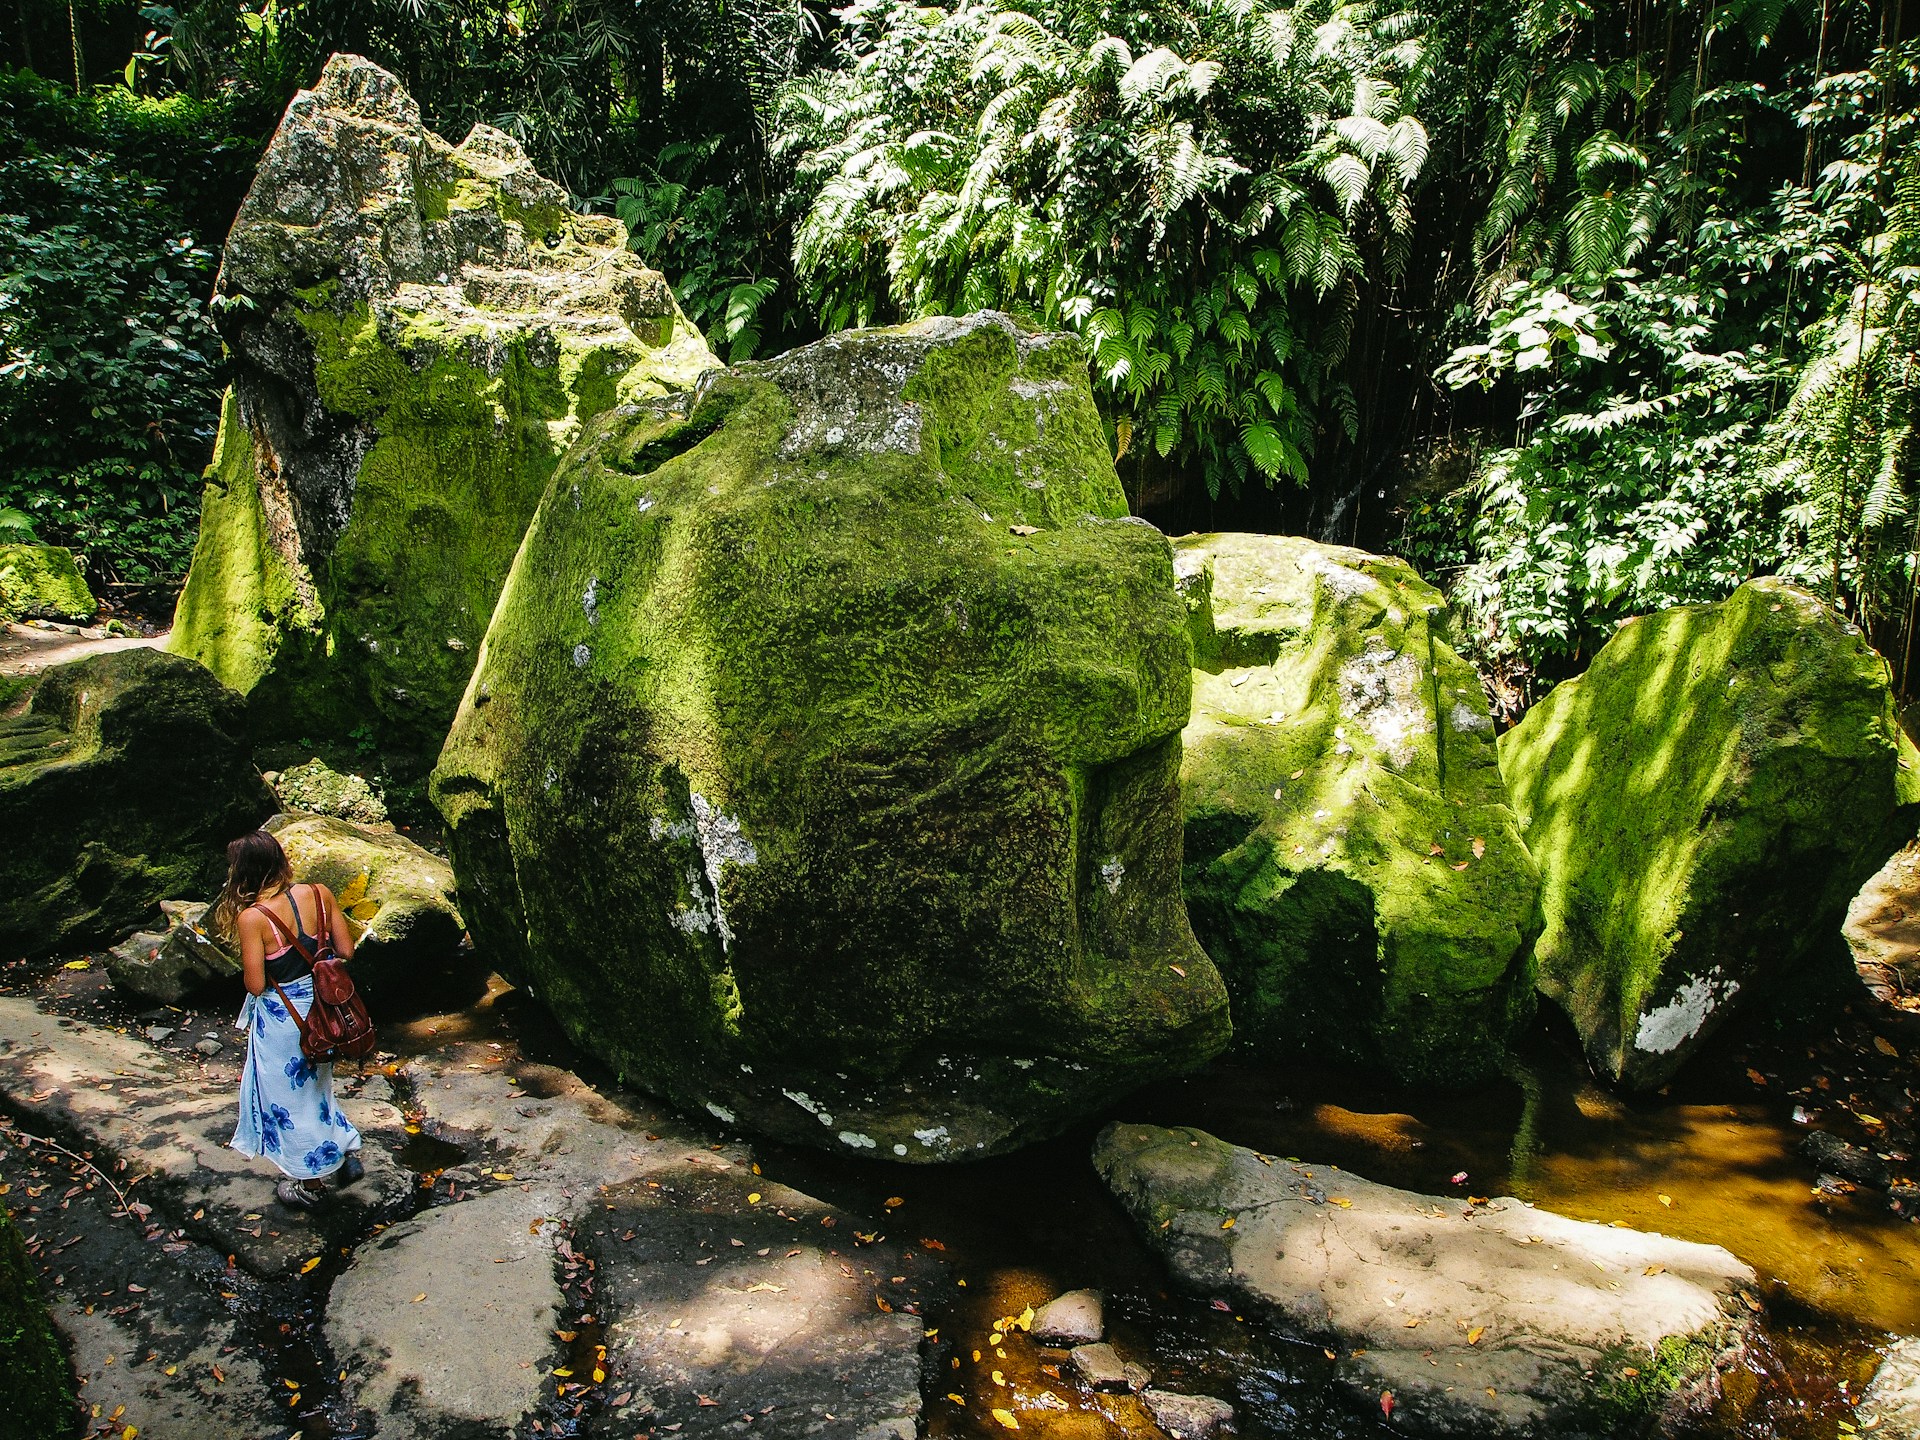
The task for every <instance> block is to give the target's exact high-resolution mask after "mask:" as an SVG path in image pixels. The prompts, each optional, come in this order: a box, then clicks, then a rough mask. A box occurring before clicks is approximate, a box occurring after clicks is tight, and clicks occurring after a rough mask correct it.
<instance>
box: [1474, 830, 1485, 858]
mask: <svg viewBox="0 0 1920 1440" xmlns="http://www.w3.org/2000/svg"><path fill="white" fill-rule="evenodd" d="M1486 854H1487V842H1486V841H1485V840H1482V839H1481V838H1480V837H1479V836H1478V835H1476V836H1474V837H1473V858H1474V859H1476V860H1482V859H1485V858H1486Z"/></svg>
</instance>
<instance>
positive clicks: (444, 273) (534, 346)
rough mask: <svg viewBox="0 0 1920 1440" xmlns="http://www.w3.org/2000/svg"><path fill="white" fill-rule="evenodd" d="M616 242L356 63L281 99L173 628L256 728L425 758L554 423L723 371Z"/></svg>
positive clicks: (238, 235) (229, 292)
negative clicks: (456, 138) (240, 698)
mask: <svg viewBox="0 0 1920 1440" xmlns="http://www.w3.org/2000/svg"><path fill="white" fill-rule="evenodd" d="M626 239H627V235H626V230H625V228H624V227H623V226H621V225H620V224H619V222H618V221H615V220H613V219H610V218H608V217H606V216H592V215H577V214H574V213H573V212H572V211H571V210H570V209H569V208H568V205H567V196H566V192H565V191H564V190H562V189H561V188H560V187H559V186H558V185H555V184H553V183H552V182H550V181H548V180H545V179H543V178H542V177H541V176H540V175H538V174H537V173H535V171H534V169H533V166H532V164H531V162H530V161H529V160H528V159H527V157H526V155H525V154H524V153H523V152H522V151H521V148H520V146H519V144H518V143H517V142H516V141H514V140H513V139H512V138H511V137H509V136H507V135H505V134H503V133H502V132H500V131H498V130H495V129H493V128H491V127H489V126H486V125H476V126H475V127H474V128H473V131H472V133H471V134H469V135H468V136H467V138H466V140H465V141H463V142H462V143H461V144H460V145H459V146H458V147H455V146H452V145H449V144H447V143H446V142H445V141H444V140H442V139H441V138H440V137H439V136H437V135H435V134H433V133H432V132H431V131H429V130H428V129H426V128H425V126H424V125H423V124H422V122H421V118H420V110H419V107H418V106H417V105H416V104H415V103H414V101H413V99H412V98H411V97H410V96H409V95H408V94H407V93H406V91H405V90H404V89H403V88H402V87H401V85H400V82H399V81H398V80H396V79H395V78H394V77H393V76H392V75H389V74H388V73H387V72H386V71H384V70H382V69H380V68H379V67H378V66H376V65H373V64H371V63H369V62H368V61H366V60H363V59H360V58H359V57H357V56H352V55H335V56H334V57H333V58H332V59H331V60H330V61H328V63H327V66H326V69H325V71H324V72H323V73H322V75H321V77H320V81H319V83H318V84H317V85H316V86H315V88H314V89H312V90H303V91H301V92H300V93H299V94H298V95H296V96H295V97H294V99H293V101H292V103H291V104H290V105H288V107H287V112H286V116H285V118H284V119H283V120H282V121H281V123H280V128H279V130H278V132H277V133H276V134H275V136H274V138H273V142H272V144H271V145H270V146H269V147H268V149H267V152H266V155H265V157H264V158H263V159H262V160H261V162H260V169H259V172H258V174H257V175H256V177H255V179H254V183H253V188H252V189H251V190H250V191H249V192H248V194H247V198H246V201H245V203H244V204H243V205H242V207H241V209H240V213H239V216H238V217H237V218H236V219H235V221H234V224H233V230H232V233H231V234H230V235H229V236H228V237H227V245H226V252H225V259H224V261H223V264H222V268H221V272H220V280H219V286H218V290H219V301H220V304H219V306H218V309H219V314H220V323H221V327H222V334H223V335H224V337H225V339H226V341H227V343H228V345H229V346H230V347H231V349H232V352H233V364H234V383H233V388H232V390H231V391H230V392H229V394H228V396H227V399H226V404H225V409H224V411H223V414H222V419H221V426H220V436H219V441H218V444H217V448H216V450H215V453H214V460H213V466H212V468H211V470H210V471H209V472H208V478H209V481H210V483H209V485H208V487H207V491H206V497H205V500H204V502H203V509H202V512H201V526H200V540H199V544H198V546H197V548H196V549H195V551H194V558H193V565H192V569H191V570H190V572H189V574H188V578H187V584H186V588H185V590H184V591H183V592H182V594H181V596H180V603H179V608H178V611H177V613H176V615H175V622H174V631H173V639H172V642H171V643H172V646H173V648H174V649H175V650H176V651H178V652H179V653H181V654H183V655H190V656H193V657H194V658H196V659H199V660H201V661H203V662H204V663H205V664H207V665H208V666H209V667H211V668H212V670H213V671H214V673H215V674H217V675H218V676H219V677H220V678H221V679H222V680H224V681H225V682H226V683H227V684H229V685H231V686H233V687H234V688H235V689H237V690H239V691H240V692H241V693H243V694H245V695H247V696H248V697H249V699H250V702H251V706H252V709H253V712H254V717H255V725H256V729H258V730H259V732H260V734H261V735H262V737H263V738H285V739H314V740H326V739H331V740H344V739H346V738H347V737H349V736H350V735H356V734H357V735H358V736H359V737H360V738H362V739H365V738H368V737H369V735H370V736H371V738H372V739H373V740H375V741H376V742H377V743H379V744H380V745H381V746H382V747H383V748H385V749H386V750H387V751H389V752H390V753H392V754H395V755H397V756H399V757H402V758H404V757H405V756H406V755H408V754H416V755H419V756H421V757H423V763H422V766H421V768H422V770H424V769H425V768H426V766H427V765H430V764H431V762H432V758H433V756H434V755H435V754H436V753H438V749H439V746H440V742H441V740H442V739H443V738H444V736H445V733H446V727H447V723H448V722H449V721H450V720H451V719H452V717H453V711H454V707H455V705H456V703H457V702H458V700H459V698H460V692H461V690H462V688H463V687H464V685H465V684H466V679H467V675H468V673H469V671H470V670H471V668H472V665H473V658H474V649H475V647H476V646H477V645H478V644H479V642H480V637H481V634H482V633H483V632H484V631H485V629H486V625H487V621H488V619H489V617H490V616H491V615H492V613H493V604H494V600H495V598H496V597H497V596H498V595H499V592H500V585H501V582H502V581H503V580H504V579H505V577H506V573H507V567H508V566H509V565H510V564H511V563H512V560H513V555H514V552H515V550H516V549H518V547H519V544H520V536H521V534H522V532H523V531H524V530H525V529H526V524H527V521H528V519H529V517H530V516H531V515H532V514H533V510H534V506H535V505H536V504H537V503H538V502H539V499H540V495H541V492H542V491H543V490H544V489H545V488H546V483H547V480H548V477H549V476H550V475H551V474H552V473H553V467H554V464H555V462H556V460H557V459H558V457H559V455H560V452H561V451H562V450H563V449H564V448H565V446H566V444H567V442H568V441H569V439H570V438H571V437H572V436H573V435H574V433H575V432H576V431H577V430H578V429H579V428H580V426H581V425H582V424H583V423H584V422H586V421H587V420H588V419H590V418H591V417H592V416H594V415H596V414H598V413H599V412H600V411H602V410H605V409H606V408H608V407H609V406H611V405H614V404H616V403H620V402H623V401H628V400H633V399H637V398H640V397H645V396H652V395H659V394H662V393H664V392H666V391H668V390H673V389H677V388H684V387H686V386H688V385H691V384H692V383H693V381H694V380H695V379H696V378H697V377H698V376H699V374H700V373H701V372H702V371H703V370H705V369H707V368H708V367H710V366H712V365H714V364H716V363H717V362H716V361H715V360H714V358H713V355H712V354H711V352H709V351H708V349H707V347H706V345H705V343H704V342H703V341H702V340H701V338H700V335H699V332H698V331H696V330H695V329H694V328H693V326H692V325H691V324H689V323H688V321H687V320H686V318H685V316H683V315H682V314H681V312H680V308H679V306H678V305H677V304H676V303H675V301H674V298H673V294H672V292H671V291H670V290H669V289H668V288H667V285H666V282H665V281H664V280H663V279H661V277H660V276H659V274H657V273H656V272H654V271H651V270H648V269H646V268H645V267H644V266H643V265H641V263H640V262H639V260H638V259H637V258H635V257H634V256H633V255H632V254H631V253H630V252H629V251H628V250H627V248H626Z"/></svg>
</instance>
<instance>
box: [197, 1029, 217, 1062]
mask: <svg viewBox="0 0 1920 1440" xmlns="http://www.w3.org/2000/svg"><path fill="white" fill-rule="evenodd" d="M193 1048H194V1049H195V1050H198V1051H199V1052H200V1053H201V1054H202V1055H204V1056H206V1057H207V1058H208V1059H209V1060H211V1059H212V1058H213V1057H214V1056H216V1055H218V1054H219V1053H220V1042H219V1041H218V1040H216V1039H214V1038H213V1037H212V1036H211V1035H209V1036H207V1037H206V1038H205V1039H204V1040H198V1041H195V1042H194V1046H193Z"/></svg>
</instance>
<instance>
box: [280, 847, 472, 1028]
mask: <svg viewBox="0 0 1920 1440" xmlns="http://www.w3.org/2000/svg"><path fill="white" fill-rule="evenodd" d="M264 828H265V829H266V831H267V832H268V833H269V834H271V835H273V836H274V837H275V838H276V839H278V840H279V842H280V844H281V846H282V847H283V848H284V849H285V850H286V852H287V861H288V863H289V864H290V865H291V866H292V867H293V878H294V879H295V881H297V882H301V883H307V884H318V885H325V886H326V887H327V888H328V889H329V890H331V891H333V893H334V898H335V899H337V900H338V901H339V902H340V908H341V910H343V911H344V912H345V914H346V917H347V921H348V923H349V924H350V925H352V926H353V927H354V937H355V938H354V944H355V948H354V958H353V974H354V976H355V979H356V981H357V982H358V983H359V984H361V985H362V986H364V988H365V989H366V991H367V993H368V994H369V995H373V996H376V997H380V996H384V995H387V994H389V993H392V992H396V991H403V990H409V989H412V988H415V986H414V983H413V982H416V981H424V980H427V979H429V978H430V977H432V976H434V975H437V974H439V973H441V972H442V971H444V969H445V967H446V965H447V964H448V963H449V962H450V961H452V960H453V959H454V957H455V955H456V953H457V952H458V950H459V948H460V938H461V936H462V935H463V934H464V933H465V930H466V926H465V924H464V923H463V922H462V921H461V919H460V912H459V911H458V910H457V909H456V908H455V907H454V894H453V867H452V866H450V865H448V864H447V862H446V861H445V860H442V859H441V858H440V857H439V856H437V855H433V854H430V853H429V852H428V851H426V850H423V849H421V848H420V847H419V846H418V845H416V844H414V843H413V842H412V841H411V840H409V839H407V838H406V836H404V835H400V834H397V833H395V831H394V828H393V827H392V826H391V825H385V824H356V823H354V822H353V821H351V820H343V819H341V818H339V817H337V816H332V815H305V814H297V813H287V814H281V815H276V816H274V817H273V818H272V819H271V820H269V821H268V822H267V823H266V825H265V827H264Z"/></svg>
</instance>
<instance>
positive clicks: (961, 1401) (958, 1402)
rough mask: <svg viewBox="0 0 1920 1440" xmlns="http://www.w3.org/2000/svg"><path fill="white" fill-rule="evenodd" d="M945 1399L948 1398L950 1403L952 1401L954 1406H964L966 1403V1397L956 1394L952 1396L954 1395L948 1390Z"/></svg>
mask: <svg viewBox="0 0 1920 1440" xmlns="http://www.w3.org/2000/svg"><path fill="white" fill-rule="evenodd" d="M947 1398H948V1399H949V1400H951V1401H953V1403H954V1404H956V1405H964V1404H966V1403H967V1397H966V1396H964V1395H956V1394H954V1393H953V1392H952V1391H951V1390H949V1391H948V1392H947Z"/></svg>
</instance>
